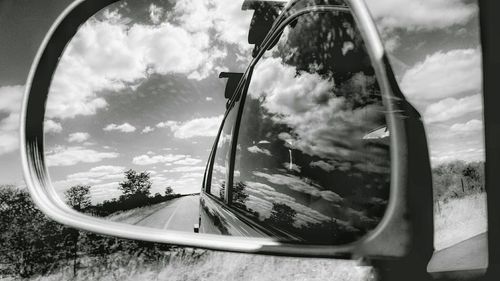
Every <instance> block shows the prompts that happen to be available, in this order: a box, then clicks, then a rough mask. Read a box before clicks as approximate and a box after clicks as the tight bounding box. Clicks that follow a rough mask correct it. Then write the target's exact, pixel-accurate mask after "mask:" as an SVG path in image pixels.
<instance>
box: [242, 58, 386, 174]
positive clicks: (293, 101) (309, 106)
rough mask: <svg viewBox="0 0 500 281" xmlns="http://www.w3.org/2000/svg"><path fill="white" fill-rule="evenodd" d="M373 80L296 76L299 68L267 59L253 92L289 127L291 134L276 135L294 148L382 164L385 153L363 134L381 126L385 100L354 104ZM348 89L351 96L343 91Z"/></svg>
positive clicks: (260, 67) (361, 76) (256, 74)
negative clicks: (369, 146)
mask: <svg viewBox="0 0 500 281" xmlns="http://www.w3.org/2000/svg"><path fill="white" fill-rule="evenodd" d="M374 82H375V80H374V77H371V76H366V75H364V74H362V73H357V74H355V75H354V76H353V77H352V78H351V79H350V80H348V81H345V82H344V83H342V84H341V85H335V82H334V81H332V80H331V79H324V78H322V77H321V76H320V75H319V74H311V73H308V72H300V75H297V70H296V68H295V67H293V66H290V65H286V64H284V63H283V62H282V59H281V58H266V59H263V60H261V61H260V63H259V64H257V66H256V70H255V71H254V77H253V80H252V83H250V85H249V97H250V98H252V99H253V100H254V101H257V102H258V101H259V100H262V101H263V102H262V104H261V105H260V106H262V107H263V108H265V109H266V111H267V114H269V115H268V116H267V117H269V118H271V119H272V121H274V122H276V123H278V124H285V125H287V126H288V127H289V128H290V133H286V132H283V133H280V134H279V135H278V136H277V137H278V138H279V139H281V140H283V141H285V142H286V143H287V145H288V146H289V147H290V148H293V149H297V150H300V151H301V152H302V153H305V154H307V155H313V156H319V157H321V158H328V159H343V160H345V161H362V162H366V161H371V162H374V163H377V164H380V165H382V166H383V165H384V163H383V160H384V159H385V158H384V157H380V156H381V155H380V154H378V153H376V152H373V151H366V150H363V148H362V146H361V145H359V143H360V142H361V140H362V136H364V135H365V134H366V133H367V132H369V131H371V130H372V129H373V128H377V127H380V125H381V124H380V121H378V120H380V116H381V115H382V114H383V111H384V109H383V107H382V105H381V104H380V103H377V102H372V103H368V104H367V105H365V106H359V107H357V108H351V107H352V105H351V103H352V102H353V101H354V100H362V99H363V97H365V96H368V95H370V91H371V90H370V89H369V86H370V85H372V84H373V83H374ZM354 89H355V90H354ZM345 92H348V93H349V96H348V97H346V96H342V95H341V94H340V93H344V94H345ZM337 93H339V95H338V96H337ZM347 128H348V129H347ZM382 156H383V155H382Z"/></svg>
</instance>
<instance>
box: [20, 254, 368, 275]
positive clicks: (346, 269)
mask: <svg viewBox="0 0 500 281" xmlns="http://www.w3.org/2000/svg"><path fill="white" fill-rule="evenodd" d="M197 251H198V252H197ZM197 251H196V250H195V251H193V250H188V251H186V252H184V253H183V252H177V253H172V255H171V257H169V258H168V259H164V260H162V261H158V262H156V263H150V264H144V263H142V262H140V258H133V259H130V260H128V261H125V262H118V263H116V262H115V263H112V264H111V265H108V267H105V266H103V265H94V266H92V267H88V268H85V269H80V270H79V271H78V274H77V276H76V277H75V276H73V272H72V269H71V268H70V267H68V268H66V269H64V270H61V271H58V272H55V273H53V274H49V275H46V276H41V277H33V278H31V279H28V280H30V281H31V280H33V281H35V280H37V281H59V280H74V281H80V280H105V281H115V280H116V281H118V280H119V281H133V280H148V281H149V280H169V281H170V280H172V281H174V280H179V281H180V280H182V281H190V280H206V281H220V280H245V281H247V280H248V281H261V280H264V281H266V280H269V281H271V280H273V281H274V280H294V281H295V280H297V281H300V280H304V281H305V280H318V281H319V280H321V281H323V280H336V281H371V280H375V277H374V275H373V271H372V268H371V267H368V266H361V265H360V264H359V262H358V261H348V260H332V259H304V258H285V257H272V256H259V255H247V254H234V253H223V252H212V251H210V252H205V253H204V254H201V256H199V257H196V256H197V254H200V252H199V251H201V250H197ZM115 258H116V260H122V258H123V257H115Z"/></svg>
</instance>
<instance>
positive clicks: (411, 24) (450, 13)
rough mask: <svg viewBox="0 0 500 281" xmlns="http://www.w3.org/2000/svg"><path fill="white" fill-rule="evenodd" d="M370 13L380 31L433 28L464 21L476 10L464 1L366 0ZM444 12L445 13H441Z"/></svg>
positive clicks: (476, 8) (445, 26)
mask: <svg viewBox="0 0 500 281" xmlns="http://www.w3.org/2000/svg"><path fill="white" fill-rule="evenodd" d="M366 2H367V5H368V7H369V10H370V12H371V13H372V15H373V17H374V18H375V20H376V21H377V24H378V27H379V28H380V29H382V30H392V29H396V28H400V29H405V30H410V31H414V30H435V29H440V28H447V27H450V26H454V25H463V24H465V23H467V22H468V21H469V20H470V19H471V18H472V17H473V16H474V15H476V14H477V12H478V7H477V4H476V3H471V2H470V1H467V0H425V1H424V0H420V1H415V0H369V1H366ZM443 15H446V16H443Z"/></svg>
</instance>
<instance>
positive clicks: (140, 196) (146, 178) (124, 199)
mask: <svg viewBox="0 0 500 281" xmlns="http://www.w3.org/2000/svg"><path fill="white" fill-rule="evenodd" d="M124 176H125V179H124V180H123V181H122V182H120V183H119V186H118V188H119V189H120V190H121V191H122V195H120V197H118V198H113V199H111V200H105V201H103V202H101V203H98V204H95V205H93V204H92V203H91V202H92V198H91V194H90V188H91V186H89V185H76V186H72V187H70V188H69V189H68V190H66V191H65V193H64V195H65V199H66V203H68V205H70V206H71V207H72V208H73V209H75V210H77V211H79V212H84V213H88V214H90V215H94V216H99V217H106V216H109V215H111V214H114V213H117V212H122V211H127V210H131V209H135V208H140V207H145V206H151V205H154V204H158V203H161V202H166V201H169V200H172V199H174V198H178V197H181V196H182V195H180V194H177V193H174V191H173V189H172V187H170V186H167V187H166V188H165V191H164V194H163V195H162V194H160V193H155V194H154V195H151V186H152V182H151V179H150V175H149V174H148V173H147V172H137V171H134V170H132V169H129V170H128V171H125V172H124Z"/></svg>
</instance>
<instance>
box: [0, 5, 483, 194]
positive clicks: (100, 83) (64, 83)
mask: <svg viewBox="0 0 500 281" xmlns="http://www.w3.org/2000/svg"><path fill="white" fill-rule="evenodd" d="M14 2H16V3H14ZM19 2H23V1H13V0H3V1H0V36H1V38H8V39H9V40H2V43H1V44H0V66H1V67H0V167H2V168H1V169H0V183H2V184H3V183H14V184H17V185H22V184H23V180H22V173H21V167H20V161H19V150H18V136H17V131H18V118H19V112H20V103H21V99H22V95H23V90H24V84H25V80H26V77H27V73H28V70H29V66H30V63H31V60H32V59H33V57H34V54H35V52H36V49H37V47H38V45H39V44H40V42H41V40H42V38H43V35H44V33H45V32H46V30H47V29H48V28H49V26H50V24H51V22H52V21H53V20H54V19H55V16H56V15H57V13H58V12H59V11H61V10H62V9H63V7H64V6H65V5H67V3H68V2H70V1H64V0H61V1H49V2H50V4H49V5H47V4H46V3H44V4H41V3H33V2H42V1H26V3H19ZM207 2H210V3H207ZM367 2H368V5H369V8H370V10H371V12H372V14H373V16H374V18H375V20H376V23H377V26H378V28H379V31H380V33H381V35H382V37H383V40H384V43H385V45H386V48H387V50H388V52H389V54H390V55H391V62H392V63H393V67H394V69H395V72H396V75H397V78H398V81H399V82H400V87H401V89H402V91H403V93H404V94H405V95H406V97H407V98H408V99H409V100H410V101H411V102H412V103H413V104H414V105H415V106H416V107H417V109H418V110H419V111H420V113H421V114H422V115H423V117H424V121H425V125H426V130H427V134H428V135H427V137H428V140H429V145H430V152H431V157H432V159H431V160H432V164H433V165H437V164H439V163H444V162H448V161H453V160H457V159H458V160H465V161H478V160H482V159H483V158H484V155H483V153H484V151H483V144H482V142H483V139H482V135H483V134H482V130H483V126H482V117H481V116H482V101H481V96H480V94H481V53H480V45H479V29H478V18H477V17H478V8H477V3H476V2H475V1H466V0H422V1H414V0H367ZM22 4H26V6H24V5H22ZM21 6H23V7H22V8H21ZM240 8H241V3H240V1H235V0H221V1H213V2H212V1H204V0H185V1H177V2H176V1H122V2H118V3H117V4H116V5H113V6H110V7H108V8H107V9H105V10H103V11H101V12H100V13H99V14H97V15H96V16H95V17H93V18H92V19H90V20H89V21H88V22H87V23H86V24H84V25H83V26H82V27H81V29H80V31H79V32H78V34H77V35H76V36H75V37H74V38H73V40H72V41H71V43H70V45H69V46H68V48H67V49H66V51H65V53H64V55H63V57H62V59H61V62H60V64H59V66H58V69H57V71H56V74H55V77H54V80H53V83H52V86H51V90H50V96H49V101H48V105H47V108H48V111H47V114H46V123H45V124H46V125H45V129H46V151H47V153H46V155H47V161H48V163H49V166H50V167H49V171H50V174H51V177H52V180H53V181H54V184H55V186H56V188H58V190H61V191H62V190H64V189H65V188H67V187H69V186H71V185H73V184H78V183H85V184H90V185H92V186H93V189H92V192H93V195H94V197H95V198H96V200H97V201H99V200H103V199H107V198H111V197H113V196H116V195H118V194H119V191H118V190H117V189H116V186H117V183H118V182H119V181H121V180H122V179H123V171H124V170H125V169H129V168H133V169H136V170H140V171H142V170H146V171H148V172H150V173H151V176H152V180H153V182H154V186H153V193H154V192H157V191H160V192H161V191H162V190H163V189H164V187H165V186H167V185H171V186H172V187H173V188H174V190H176V191H177V192H182V193H188V192H195V191H197V190H199V188H200V187H201V179H202V173H203V170H204V164H205V162H206V159H207V157H208V150H209V149H210V147H211V145H212V142H213V136H214V135H215V133H216V130H217V127H218V125H219V123H220V120H221V118H222V114H223V111H224V104H225V100H224V97H223V89H224V81H223V80H220V79H218V78H217V77H218V73H219V72H220V71H228V70H229V71H236V72H237V71H240V72H241V71H243V70H244V69H245V67H246V65H247V64H248V57H249V53H250V52H251V46H250V45H248V44H247V41H246V36H247V31H248V26H249V23H250V18H251V16H252V14H251V12H244V11H241V9H240ZM33 26H35V27H33ZM6 42H9V43H7V44H6Z"/></svg>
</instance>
